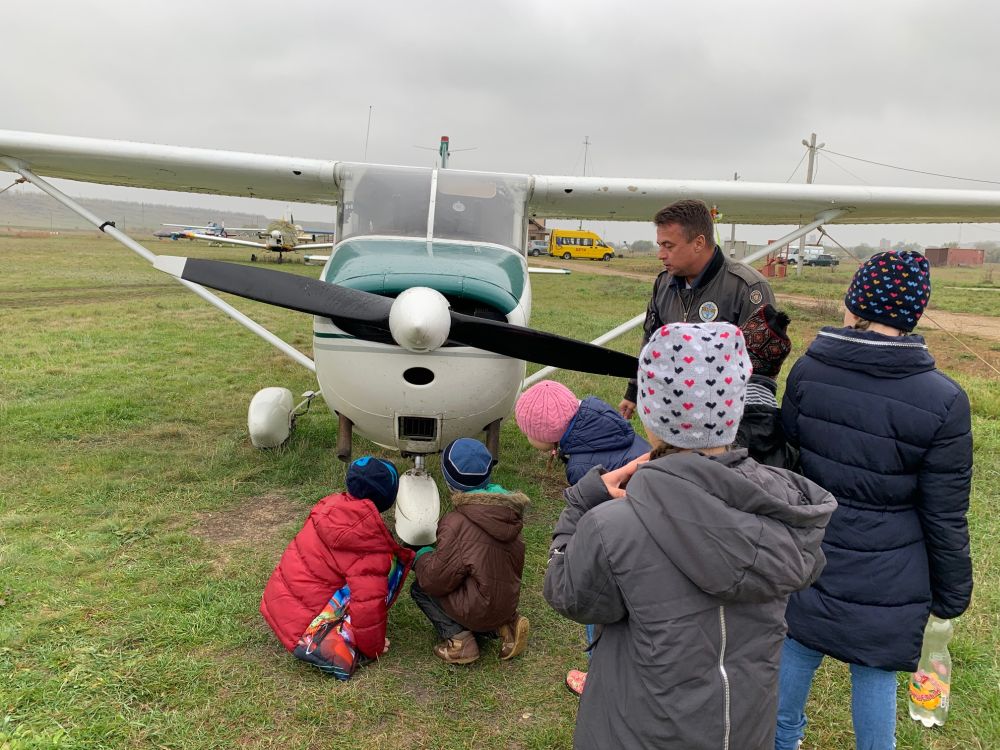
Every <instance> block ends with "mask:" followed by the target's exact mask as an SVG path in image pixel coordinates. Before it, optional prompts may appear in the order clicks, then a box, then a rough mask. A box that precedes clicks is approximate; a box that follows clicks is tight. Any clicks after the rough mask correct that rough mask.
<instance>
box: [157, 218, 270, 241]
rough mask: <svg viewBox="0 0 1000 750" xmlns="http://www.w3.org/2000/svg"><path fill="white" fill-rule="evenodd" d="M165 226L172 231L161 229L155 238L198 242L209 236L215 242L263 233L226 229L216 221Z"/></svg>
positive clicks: (251, 229) (258, 230)
mask: <svg viewBox="0 0 1000 750" xmlns="http://www.w3.org/2000/svg"><path fill="white" fill-rule="evenodd" d="M163 226H165V227H170V229H160V230H159V231H156V232H153V236H154V237H159V238H160V239H168V240H182V239H183V240H196V239H204V238H205V237H206V236H208V237H211V238H212V239H213V240H215V239H217V238H219V237H230V236H232V235H234V234H247V233H251V234H257V233H259V232H260V231H261V230H260V229H258V228H257V227H236V228H230V229H226V225H225V224H222V223H216V222H214V221H210V222H208V224H206V225H205V226H198V225H196V224H164V225H163ZM199 235H200V237H199Z"/></svg>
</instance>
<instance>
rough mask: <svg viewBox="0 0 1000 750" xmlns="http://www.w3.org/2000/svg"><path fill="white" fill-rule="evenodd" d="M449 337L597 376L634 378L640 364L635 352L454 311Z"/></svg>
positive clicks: (469, 344)
mask: <svg viewBox="0 0 1000 750" xmlns="http://www.w3.org/2000/svg"><path fill="white" fill-rule="evenodd" d="M448 338H449V340H451V341H457V342H459V343H462V344H465V345H466V346H474V347H476V348H477V349H485V350H486V351H488V352H493V353H494V354H504V355H506V356H508V357H514V358H516V359H526V360H528V361H529V362H537V363H539V364H543V365H549V366H550V367H559V368H562V369H564V370H576V371H578V372H591V373H594V374H596V375H617V376H618V377H622V378H634V377H635V374H636V370H638V366H639V363H638V360H637V359H636V357H635V355H632V354H624V353H622V352H618V351H615V350H614V349H606V348H604V347H603V346H594V345H593V344H588V343H586V342H585V341H577V340H576V339H570V338H566V337H565V336H559V335H558V334H555V333H546V332H545V331H536V330H535V329H533V328H524V327H522V326H515V325H511V324H510V323H501V322H499V321H496V320H488V319H486V318H476V317H473V316H472V315H464V314H462V313H456V312H452V313H451V332H450V333H449V334H448Z"/></svg>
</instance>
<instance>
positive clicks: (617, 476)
mask: <svg viewBox="0 0 1000 750" xmlns="http://www.w3.org/2000/svg"><path fill="white" fill-rule="evenodd" d="M648 460H649V454H648V453H644V454H643V455H641V456H639V457H638V458H636V459H635V460H633V461H630V462H629V463H627V464H625V465H624V466H622V467H621V468H620V469H615V470H614V471H609V472H607V473H605V474H604V475H602V476H601V479H602V480H604V486H605V487H607V488H608V494H609V495H611V497H613V498H620V497H625V494H626V493H625V486H626V485H627V484H628V480H629V479H631V478H632V475H633V474H635V470H636V469H638V468H639V467H640V466H642V465H643V464H644V463H646V462H647V461H648Z"/></svg>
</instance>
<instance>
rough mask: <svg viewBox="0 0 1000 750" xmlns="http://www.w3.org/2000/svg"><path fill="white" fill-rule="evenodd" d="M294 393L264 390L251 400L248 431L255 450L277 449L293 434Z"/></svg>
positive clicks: (248, 412)
mask: <svg viewBox="0 0 1000 750" xmlns="http://www.w3.org/2000/svg"><path fill="white" fill-rule="evenodd" d="M294 408H295V404H294V402H293V401H292V392H291V391H290V390H288V389H287V388H273V387H272V388H262V389H261V390H259V391H257V393H256V394H255V395H254V397H253V398H252V399H251V400H250V408H249V409H248V410H247V429H249V430H250V442H251V443H253V446H254V448H277V447H278V446H279V445H281V444H282V443H284V442H285V441H286V440H288V436H289V435H290V434H291V432H292V423H293V419H292V410H293V409H294Z"/></svg>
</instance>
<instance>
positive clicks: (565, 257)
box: [563, 253, 573, 260]
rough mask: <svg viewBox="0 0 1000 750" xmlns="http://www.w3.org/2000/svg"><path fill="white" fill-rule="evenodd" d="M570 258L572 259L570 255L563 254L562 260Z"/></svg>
mask: <svg viewBox="0 0 1000 750" xmlns="http://www.w3.org/2000/svg"><path fill="white" fill-rule="evenodd" d="M572 257H573V256H572V255H571V254H570V253H563V260H569V259H571V258H572Z"/></svg>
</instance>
